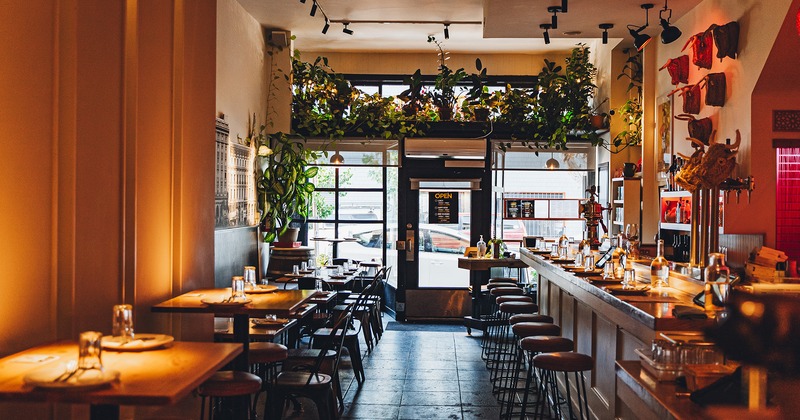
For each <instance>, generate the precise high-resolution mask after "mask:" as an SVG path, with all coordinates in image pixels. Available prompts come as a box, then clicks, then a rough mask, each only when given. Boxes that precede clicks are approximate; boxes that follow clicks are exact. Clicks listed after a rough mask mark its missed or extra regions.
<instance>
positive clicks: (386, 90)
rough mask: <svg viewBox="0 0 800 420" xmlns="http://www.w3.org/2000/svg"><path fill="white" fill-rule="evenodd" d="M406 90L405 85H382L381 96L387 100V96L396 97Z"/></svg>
mask: <svg viewBox="0 0 800 420" xmlns="http://www.w3.org/2000/svg"><path fill="white" fill-rule="evenodd" d="M406 89H408V86H406V85H383V89H382V90H383V92H382V95H383V97H384V98H388V97H389V96H397V95H399V94H400V92H402V91H404V90H406Z"/></svg>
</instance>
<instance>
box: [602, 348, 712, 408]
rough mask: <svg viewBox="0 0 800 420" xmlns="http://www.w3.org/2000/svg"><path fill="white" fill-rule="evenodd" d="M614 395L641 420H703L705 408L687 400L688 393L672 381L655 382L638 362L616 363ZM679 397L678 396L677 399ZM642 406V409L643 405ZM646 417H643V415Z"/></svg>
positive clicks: (625, 361)
mask: <svg viewBox="0 0 800 420" xmlns="http://www.w3.org/2000/svg"><path fill="white" fill-rule="evenodd" d="M616 370H617V395H618V396H619V397H620V399H621V400H623V401H624V402H625V403H626V404H627V405H628V407H630V408H631V409H633V410H635V411H636V412H637V413H640V414H641V415H642V416H641V417H642V418H659V419H702V418H708V417H709V416H708V414H707V413H706V412H705V410H704V408H703V407H702V406H700V405H698V404H695V403H693V402H692V401H691V400H689V398H688V396H687V395H686V394H687V393H688V392H689V391H688V390H687V389H686V388H685V387H681V386H679V385H678V384H677V383H676V382H675V381H672V382H658V381H656V379H655V378H653V377H652V376H650V375H649V374H648V373H647V372H646V371H644V370H642V365H641V362H639V361H638V360H633V361H631V360H623V361H618V362H617V366H616ZM678 393H680V395H681V396H678V395H679V394H678ZM642 404H644V406H643V405H642ZM645 413H646V414H645Z"/></svg>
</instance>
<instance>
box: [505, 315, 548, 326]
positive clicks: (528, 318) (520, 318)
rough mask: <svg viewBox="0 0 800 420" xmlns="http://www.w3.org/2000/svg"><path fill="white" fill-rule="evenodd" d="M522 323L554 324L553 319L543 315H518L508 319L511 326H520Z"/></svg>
mask: <svg viewBox="0 0 800 420" xmlns="http://www.w3.org/2000/svg"><path fill="white" fill-rule="evenodd" d="M520 322H546V323H548V324H552V323H553V317H552V316H549V315H542V314H516V315H512V316H511V318H508V323H509V324H511V325H514V324H519V323H520Z"/></svg>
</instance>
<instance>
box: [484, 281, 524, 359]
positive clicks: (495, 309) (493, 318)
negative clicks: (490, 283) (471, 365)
mask: <svg viewBox="0 0 800 420" xmlns="http://www.w3.org/2000/svg"><path fill="white" fill-rule="evenodd" d="M489 295H490V296H491V298H492V309H491V312H490V313H491V315H489V316H488V317H487V318H486V319H485V320H484V322H485V324H486V330H485V331H484V332H483V337H482V339H481V359H483V360H486V361H487V364H488V359H489V355H490V353H491V352H492V351H493V349H494V346H493V344H494V340H495V335H496V333H497V329H498V328H499V327H500V326H502V325H504V324H507V323H508V321H507V319H500V312H499V309H500V307H499V304H498V303H497V298H498V297H500V296H523V295H524V291H523V290H522V289H520V288H519V287H496V288H493V289H492V290H490V291H489Z"/></svg>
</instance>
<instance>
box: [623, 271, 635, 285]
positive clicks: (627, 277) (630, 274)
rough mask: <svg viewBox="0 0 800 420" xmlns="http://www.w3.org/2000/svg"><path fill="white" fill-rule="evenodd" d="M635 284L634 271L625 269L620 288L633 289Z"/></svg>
mask: <svg viewBox="0 0 800 420" xmlns="http://www.w3.org/2000/svg"><path fill="white" fill-rule="evenodd" d="M635 282H636V271H634V270H633V269H632V268H626V269H625V274H624V275H623V277H622V287H634V284H635Z"/></svg>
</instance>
